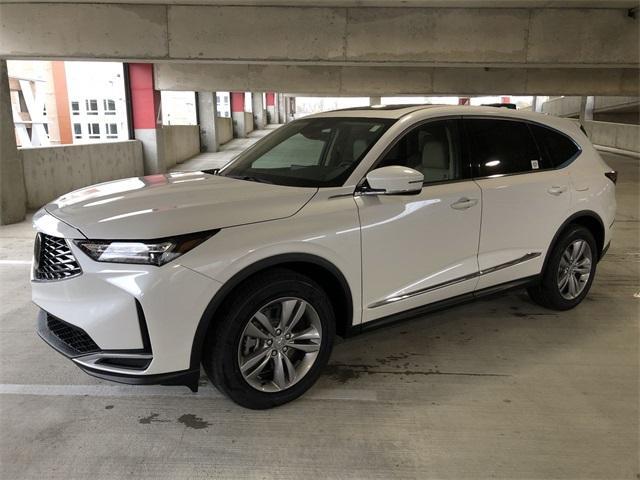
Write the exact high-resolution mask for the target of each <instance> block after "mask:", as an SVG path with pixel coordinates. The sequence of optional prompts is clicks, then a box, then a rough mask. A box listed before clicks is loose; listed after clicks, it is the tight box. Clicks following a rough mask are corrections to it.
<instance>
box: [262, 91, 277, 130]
mask: <svg viewBox="0 0 640 480" xmlns="http://www.w3.org/2000/svg"><path fill="white" fill-rule="evenodd" d="M265 99H266V101H267V120H268V123H278V119H277V117H276V94H275V93H274V92H267V93H266V94H265Z"/></svg>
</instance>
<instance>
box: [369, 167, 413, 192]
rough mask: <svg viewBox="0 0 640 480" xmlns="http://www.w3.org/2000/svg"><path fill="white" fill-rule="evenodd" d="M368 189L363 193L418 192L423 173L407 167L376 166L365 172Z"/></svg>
mask: <svg viewBox="0 0 640 480" xmlns="http://www.w3.org/2000/svg"><path fill="white" fill-rule="evenodd" d="M366 178H367V183H368V184H369V189H368V190H365V191H364V192H362V193H364V194H365V195H396V194H403V193H405V194H406V193H420V192H421V191H422V183H423V182H424V175H423V174H422V173H420V172H418V171H417V170H414V169H413V168H409V167H401V166H399V165H392V166H390V167H382V168H376V169H375V170H372V171H370V172H369V173H368V174H367V177H366Z"/></svg>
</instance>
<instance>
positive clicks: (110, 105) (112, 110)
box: [102, 99, 116, 115]
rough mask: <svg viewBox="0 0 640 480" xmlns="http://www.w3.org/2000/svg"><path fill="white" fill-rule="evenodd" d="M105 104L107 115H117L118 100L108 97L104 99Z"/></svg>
mask: <svg viewBox="0 0 640 480" xmlns="http://www.w3.org/2000/svg"><path fill="white" fill-rule="evenodd" d="M102 104H103V105H104V114H105V115H115V114H116V102H115V100H110V99H106V100H103V101H102Z"/></svg>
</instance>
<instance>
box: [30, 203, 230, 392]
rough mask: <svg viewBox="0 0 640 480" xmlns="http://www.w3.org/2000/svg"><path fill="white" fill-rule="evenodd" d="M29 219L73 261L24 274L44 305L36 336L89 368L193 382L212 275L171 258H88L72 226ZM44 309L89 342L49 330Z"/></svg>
mask: <svg viewBox="0 0 640 480" xmlns="http://www.w3.org/2000/svg"><path fill="white" fill-rule="evenodd" d="M34 223H35V224H36V225H35V226H36V228H37V230H38V231H40V232H43V233H46V234H48V235H51V236H55V237H58V238H65V239H67V240H66V244H67V245H68V247H69V250H70V251H71V253H72V254H73V257H75V260H76V261H77V263H79V266H80V267H81V273H80V274H78V275H76V276H72V277H69V278H62V279H55V280H49V279H44V280H43V279H41V278H40V277H38V278H32V282H31V290H32V300H33V302H34V303H35V304H36V305H37V306H38V307H40V308H41V309H42V310H43V312H44V313H42V314H41V315H40V317H41V319H40V320H39V327H38V331H39V333H40V336H41V337H42V338H43V339H44V340H45V341H46V342H47V343H49V344H50V345H51V346H52V347H53V348H55V349H56V350H58V351H59V352H61V353H62V354H64V355H65V356H67V357H68V358H70V359H71V360H72V361H73V362H74V363H75V364H76V365H78V366H79V367H80V368H82V369H83V370H84V371H85V372H87V373H89V374H90V375H94V376H99V377H101V378H107V379H109V380H115V381H119V382H125V383H139V384H149V383H171V384H173V383H180V384H187V385H189V386H190V387H194V388H195V386H196V385H197V377H196V375H197V374H198V373H199V360H200V359H199V358H195V357H197V355H193V354H192V352H193V343H194V337H195V334H196V331H197V328H198V325H199V323H200V319H201V318H202V315H203V313H204V312H205V310H206V308H207V306H208V304H209V302H210V301H211V299H212V298H213V296H214V295H215V294H216V292H217V291H218V290H219V288H220V287H221V284H220V282H217V281H215V280H212V279H211V278H209V277H207V276H205V275H203V274H201V273H198V272H196V271H194V270H192V269H190V268H187V267H184V266H182V265H181V264H180V263H178V261H175V262H170V263H168V264H166V265H164V266H162V267H156V266H152V265H131V264H117V263H102V262H96V261H94V260H92V259H91V258H89V257H88V256H87V255H86V254H84V253H83V252H82V251H81V250H80V249H79V248H78V247H77V246H76V245H75V244H74V242H73V241H72V240H70V239H73V238H83V237H82V236H81V234H80V233H79V232H77V233H74V231H73V230H70V227H68V226H67V227H65V224H63V223H62V222H60V221H59V220H57V219H56V218H55V217H52V216H51V215H47V214H41V215H40V216H39V217H38V220H37V222H34ZM63 227H64V228H63ZM65 228H66V229H65ZM186 255H189V253H187V254H186ZM50 317H51V318H54V319H55V321H56V322H58V323H56V325H55V327H56V328H57V329H59V330H60V331H66V332H67V334H69V335H71V336H73V335H74V332H75V333H78V332H80V336H81V337H83V336H86V337H87V338H88V339H89V342H88V344H93V345H90V346H91V348H90V349H89V350H83V349H82V348H81V349H80V350H81V351H78V350H76V349H74V348H71V347H70V346H69V344H68V343H67V344H65V342H64V341H62V340H61V338H60V336H59V335H58V336H56V335H54V334H53V331H52V329H51V328H50V325H49V324H48V321H47V319H48V318H50ZM58 333H60V332H58ZM63 336H64V335H63ZM67 340H68V338H67ZM72 343H73V342H72ZM194 379H195V380H194Z"/></svg>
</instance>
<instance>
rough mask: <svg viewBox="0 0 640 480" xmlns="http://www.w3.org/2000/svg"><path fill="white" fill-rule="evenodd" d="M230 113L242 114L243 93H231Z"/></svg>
mask: <svg viewBox="0 0 640 480" xmlns="http://www.w3.org/2000/svg"><path fill="white" fill-rule="evenodd" d="M231 112H232V113H233V112H244V92H231Z"/></svg>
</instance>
